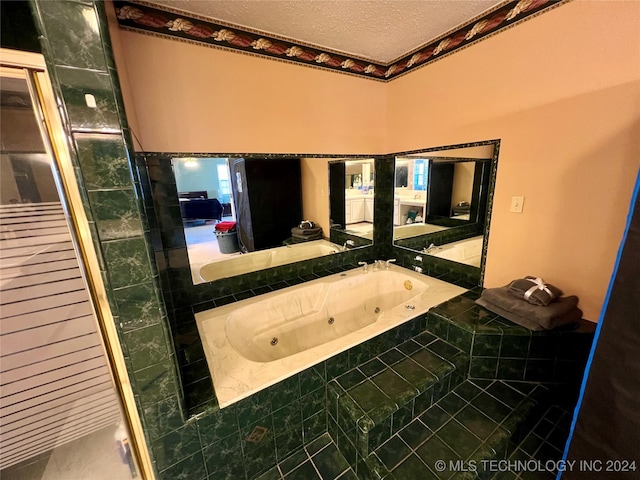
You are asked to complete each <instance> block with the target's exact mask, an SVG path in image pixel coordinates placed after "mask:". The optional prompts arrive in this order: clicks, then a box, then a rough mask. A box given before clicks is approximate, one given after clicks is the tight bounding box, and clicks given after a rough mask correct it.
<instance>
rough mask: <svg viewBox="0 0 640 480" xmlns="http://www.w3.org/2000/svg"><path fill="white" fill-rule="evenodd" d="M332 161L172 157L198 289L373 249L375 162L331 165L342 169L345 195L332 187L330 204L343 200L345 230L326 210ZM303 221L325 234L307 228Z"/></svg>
mask: <svg viewBox="0 0 640 480" xmlns="http://www.w3.org/2000/svg"><path fill="white" fill-rule="evenodd" d="M329 160H331V159H329V158H325V157H306V158H299V157H289V156H282V157H254V156H243V157H236V156H225V157H174V158H173V159H172V169H173V172H174V175H175V179H176V186H177V190H178V196H179V199H178V200H179V205H180V211H181V215H182V223H183V226H184V233H185V239H186V243H187V251H188V256H189V264H190V267H191V273H192V280H193V283H194V284H199V283H203V282H211V281H216V280H221V279H225V278H230V277H234V276H237V275H242V274H246V273H252V272H256V271H260V270H264V269H268V268H272V267H276V266H281V265H287V264H290V263H295V262H300V261H304V260H309V259H313V258H319V257H322V256H324V255H333V254H337V253H340V252H342V251H345V250H347V249H351V248H356V247H361V246H366V245H371V244H372V239H373V205H374V197H373V194H374V188H373V182H374V167H373V159H365V160H361V159H355V160H352V159H340V160H336V161H332V162H331V164H330V168H331V166H332V165H338V166H340V168H341V169H342V178H341V185H342V187H341V189H340V190H336V188H335V185H333V183H332V184H331V185H329V203H330V204H331V205H332V206H333V204H334V202H336V201H338V202H340V203H341V205H342V208H341V210H342V212H343V213H342V214H343V215H344V212H349V217H348V218H346V219H344V220H347V221H346V222H345V221H344V220H343V219H342V217H341V220H342V222H341V228H336V226H335V225H334V222H332V221H330V216H331V215H334V210H333V209H332V210H331V212H332V213H331V215H329V213H328V210H327V204H326V203H327V199H326V195H325V192H326V190H325V188H326V187H325V186H327V185H328V184H329V183H330V182H329V179H330V178H333V177H331V175H330V172H329V171H328V169H327V163H328V162H329ZM317 177H320V178H317ZM336 214H338V215H339V214H340V212H336ZM353 214H355V216H354V215H353ZM307 217H309V218H307ZM360 217H362V218H360ZM304 220H309V221H311V222H313V225H311V226H312V227H318V228H319V229H320V231H318V228H313V229H309V228H308V227H309V226H310V225H309V224H308V223H304V224H303V221H304ZM220 222H234V223H235V226H234V228H232V229H231V230H229V231H220V228H221V227H222V226H223V225H225V224H224V223H220ZM227 225H228V224H227ZM300 227H303V228H302V229H300ZM345 227H347V228H345ZM294 229H297V230H296V231H294ZM311 234H312V235H311Z"/></svg>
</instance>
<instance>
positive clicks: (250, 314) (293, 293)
mask: <svg viewBox="0 0 640 480" xmlns="http://www.w3.org/2000/svg"><path fill="white" fill-rule="evenodd" d="M465 291H466V290H465V289H463V288H461V287H457V286H455V285H451V284H449V283H446V282H443V281H441V280H437V279H435V278H431V277H428V276H426V275H420V274H417V273H415V272H413V271H411V270H407V269H404V268H401V267H397V266H395V265H392V266H391V268H390V269H389V270H378V271H374V272H369V273H364V272H363V270H362V269H361V268H358V269H354V270H350V271H347V272H344V273H340V274H335V275H331V276H328V277H324V278H321V279H317V280H313V281H310V282H307V283H304V284H301V285H296V286H293V287H288V288H285V289H282V290H278V291H276V292H271V293H267V294H265V295H259V296H257V297H253V298H250V299H247V300H243V301H240V302H237V303H233V304H229V305H225V306H222V307H219V308H214V309H211V310H207V311H204V312H200V313H197V314H196V323H197V325H198V331H199V333H200V337H201V339H202V344H203V347H204V352H205V355H206V358H207V363H208V365H209V369H210V370H211V377H212V379H213V386H214V389H215V392H216V396H217V398H218V402H219V404H220V407H221V408H222V407H226V406H228V405H230V404H232V403H234V402H237V401H238V400H241V399H243V398H245V397H248V396H249V395H251V394H253V393H255V392H257V391H259V390H262V389H264V388H266V387H269V386H270V385H273V384H274V383H277V382H280V381H282V380H284V379H285V378H287V377H289V376H291V375H294V374H296V373H298V372H301V371H303V370H305V369H307V368H309V367H311V366H313V365H315V364H316V363H319V362H321V361H323V360H326V359H327V358H330V357H332V356H333V355H336V354H338V353H340V352H343V351H345V350H347V349H349V348H351V347H353V346H355V345H358V344H360V343H362V342H364V341H366V340H369V339H370V338H373V337H375V336H376V335H379V334H381V333H383V332H385V331H387V330H390V329H392V328H394V327H396V326H398V325H400V324H402V323H404V322H406V321H407V320H409V319H411V318H414V317H416V316H417V315H420V314H423V313H425V312H427V311H428V310H429V309H430V308H431V307H433V306H434V305H437V304H439V303H441V302H444V301H446V300H448V299H450V298H452V297H454V296H456V295H459V294H461V293H463V292H465Z"/></svg>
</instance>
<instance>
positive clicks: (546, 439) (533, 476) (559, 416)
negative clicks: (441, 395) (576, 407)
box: [494, 405, 572, 480]
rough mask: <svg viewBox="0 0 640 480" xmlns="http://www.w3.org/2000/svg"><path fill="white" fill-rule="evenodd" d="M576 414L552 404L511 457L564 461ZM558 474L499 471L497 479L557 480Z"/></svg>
mask: <svg viewBox="0 0 640 480" xmlns="http://www.w3.org/2000/svg"><path fill="white" fill-rule="evenodd" d="M571 419H572V412H569V411H567V410H566V409H565V408H563V407H561V406H559V405H552V406H551V407H550V408H549V409H548V410H547V411H546V412H545V414H544V415H543V417H542V418H541V419H540V421H539V422H538V423H537V424H536V425H535V426H534V427H533V429H532V430H531V432H529V434H528V435H527V436H526V437H525V438H524V439H523V440H522V442H521V443H520V445H519V446H518V448H517V449H516V450H515V451H514V452H513V453H512V454H511V455H510V456H509V460H523V461H528V460H539V461H541V462H545V465H546V462H547V461H548V460H553V461H556V462H557V461H558V460H560V459H561V458H562V454H563V452H564V447H565V444H566V442H567V438H568V436H569V428H570V427H571ZM557 473H558V472H557V471H537V472H534V471H522V472H514V471H507V472H499V473H497V474H496V476H495V477H494V478H495V480H553V479H555V478H556V475H557Z"/></svg>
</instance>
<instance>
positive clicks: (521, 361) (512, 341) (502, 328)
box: [427, 288, 595, 384]
mask: <svg viewBox="0 0 640 480" xmlns="http://www.w3.org/2000/svg"><path fill="white" fill-rule="evenodd" d="M480 293H481V289H480V288H476V289H473V290H470V291H468V292H466V293H464V294H462V295H460V296H458V297H455V298H453V299H451V300H449V301H447V302H444V303H442V304H440V305H437V306H436V307H434V308H432V309H431V310H430V311H429V314H428V316H427V329H428V330H429V331H431V332H433V333H434V334H436V335H438V336H440V337H441V338H443V339H445V340H447V341H448V342H449V343H451V344H452V345H455V346H457V347H458V348H460V349H462V350H463V351H465V352H467V353H468V354H469V355H470V357H471V362H470V367H469V376H470V377H471V378H484V379H502V380H523V381H540V382H556V383H574V384H577V383H578V382H580V381H581V379H582V374H583V372H584V368H585V365H586V362H587V359H588V356H589V351H590V349H591V344H592V342H593V336H594V332H595V324H593V323H591V322H588V321H586V320H583V321H582V323H581V324H580V325H579V326H578V328H575V329H556V330H553V331H535V332H532V331H530V330H528V329H527V328H524V327H521V326H519V325H516V324H514V323H512V322H510V321H509V320H507V319H505V318H502V317H500V316H499V315H497V314H495V313H493V312H490V311H489V310H487V309H485V308H483V307H481V306H479V305H477V304H476V303H475V299H476V298H478V297H479V295H480Z"/></svg>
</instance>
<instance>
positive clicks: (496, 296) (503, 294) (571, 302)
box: [481, 287, 578, 325]
mask: <svg viewBox="0 0 640 480" xmlns="http://www.w3.org/2000/svg"><path fill="white" fill-rule="evenodd" d="M481 298H484V299H485V300H486V301H488V302H490V303H492V304H493V305H496V306H498V307H500V308H502V309H503V310H506V311H507V312H512V313H513V314H514V315H518V316H520V317H526V318H531V319H532V320H534V321H535V322H537V323H538V324H540V325H548V324H550V323H551V322H552V321H553V319H554V318H558V317H561V316H563V315H566V314H567V313H569V312H570V311H571V310H573V309H574V308H576V307H577V306H578V297H576V296H574V295H572V296H569V297H561V298H559V299H557V300H556V301H555V302H551V303H550V304H549V305H547V306H546V307H541V306H538V305H531V304H530V303H528V302H526V301H524V300H522V299H520V298H516V297H514V296H513V295H511V294H510V293H509V288H508V287H499V288H487V289H486V290H484V291H483V292H482V296H481Z"/></svg>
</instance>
